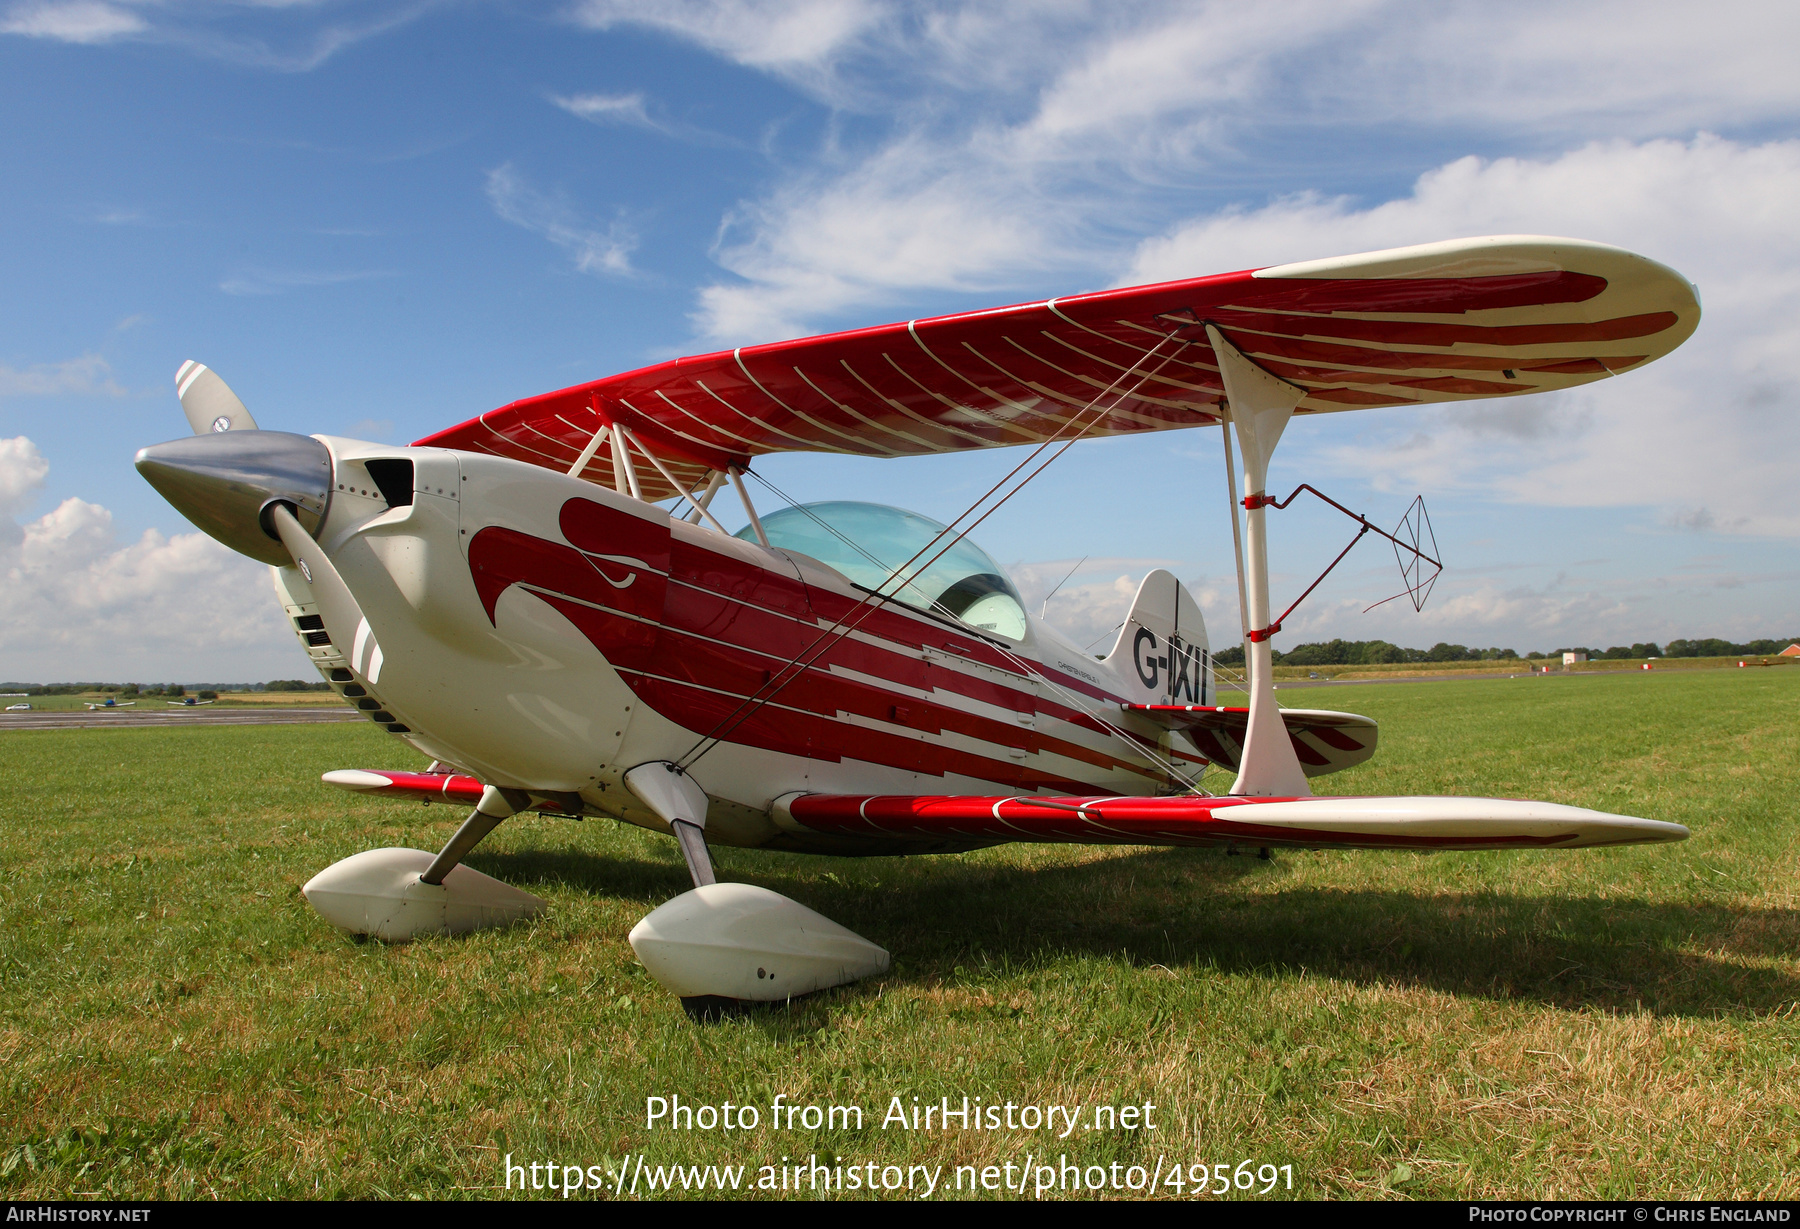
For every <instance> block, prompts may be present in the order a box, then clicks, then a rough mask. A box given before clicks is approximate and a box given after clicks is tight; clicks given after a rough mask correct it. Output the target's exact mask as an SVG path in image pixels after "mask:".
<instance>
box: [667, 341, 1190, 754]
mask: <svg viewBox="0 0 1800 1229" xmlns="http://www.w3.org/2000/svg"><path fill="white" fill-rule="evenodd" d="M1171 340H1173V341H1175V342H1176V343H1177V346H1176V349H1175V350H1172V351H1170V353H1169V354H1167V355H1165V356H1163V357H1162V358H1161V360H1160V361H1159V362H1158V363H1157V365H1156V367H1155V368H1154V369H1151V370H1143V369H1142V364H1144V363H1146V362H1147V361H1148V360H1150V359H1151V358H1152V357H1154V356H1155V355H1156V353H1157V351H1159V350H1161V349H1162V347H1163V346H1164V345H1165V344H1166V343H1168V342H1169V341H1171ZM1188 344H1189V343H1187V342H1185V341H1182V340H1181V339H1179V338H1175V337H1173V336H1172V335H1171V336H1168V337H1162V338H1159V339H1158V340H1157V342H1156V343H1155V344H1154V345H1152V346H1150V347H1149V348H1148V349H1147V350H1145V351H1144V352H1143V354H1142V355H1140V356H1139V358H1138V359H1136V360H1134V361H1133V362H1132V364H1131V365H1130V366H1129V367H1127V368H1124V369H1122V370H1121V371H1120V373H1119V375H1118V376H1116V377H1114V379H1113V381H1112V383H1110V384H1108V385H1107V386H1106V388H1105V389H1103V390H1101V391H1100V392H1099V393H1098V394H1096V395H1095V396H1094V397H1093V398H1092V399H1091V400H1090V401H1089V402H1088V403H1087V405H1085V406H1083V407H1082V408H1081V410H1079V411H1077V412H1076V413H1075V414H1073V415H1070V417H1069V418H1068V419H1067V420H1066V421H1064V422H1063V423H1062V424H1061V425H1059V426H1058V427H1057V429H1056V431H1055V432H1054V433H1053V434H1052V435H1051V436H1050V437H1049V438H1047V439H1045V440H1044V441H1043V442H1041V443H1040V444H1038V445H1037V446H1036V447H1035V448H1033V449H1032V450H1031V452H1030V453H1028V454H1027V455H1026V457H1025V458H1024V459H1023V460H1021V461H1020V462H1019V463H1018V464H1017V465H1015V466H1014V467H1013V468H1012V469H1011V470H1009V471H1008V472H1007V473H1006V475H1005V476H1004V477H1002V478H1001V479H1000V480H999V481H998V482H996V483H995V484H994V485H993V486H991V487H990V488H988V490H987V491H985V492H983V493H982V494H981V496H980V497H979V498H977V499H976V500H975V501H974V502H973V503H972V504H970V505H969V507H968V508H967V509H966V510H965V511H963V512H962V513H961V514H960V515H958V516H957V517H956V518H955V519H954V520H952V521H951V522H950V524H949V525H946V526H945V527H944V529H943V530H942V531H941V532H939V533H938V534H937V535H936V536H935V537H933V538H932V539H931V541H930V542H928V543H926V544H925V545H924V546H923V547H921V548H920V549H919V550H918V551H917V552H916V553H915V554H914V555H913V557H912V558H911V559H908V560H906V561H905V562H904V563H902V564H901V565H900V566H899V567H898V568H895V569H894V570H893V571H892V572H891V573H890V575H889V579H888V580H887V581H884V582H883V583H882V585H881V586H879V587H877V588H876V589H874V590H872V591H870V592H869V593H867V594H866V595H865V596H864V597H862V598H861V599H859V600H858V601H857V602H856V603H855V604H854V605H853V606H852V607H851V608H850V609H849V610H848V611H846V612H845V613H844V614H842V615H840V616H839V617H838V619H837V620H836V621H835V622H834V623H833V624H832V625H831V626H830V627H828V628H826V629H825V630H824V631H823V632H822V633H821V634H820V635H819V636H818V637H816V638H815V639H814V640H813V641H812V643H811V644H808V645H807V646H806V647H805V648H803V649H802V650H801V651H800V652H799V653H797V654H795V655H794V656H793V657H791V658H790V659H788V661H787V662H786V663H784V664H783V665H782V667H781V668H780V669H779V670H777V671H772V672H771V673H770V677H769V679H768V681H767V682H765V683H764V684H763V685H762V687H760V688H759V689H758V690H757V691H756V693H755V694H753V695H751V696H747V697H745V699H744V700H743V701H742V702H741V703H739V705H738V706H737V708H735V709H734V710H733V711H732V712H731V713H729V714H727V715H726V716H725V717H724V718H723V719H722V720H721V721H720V722H719V723H718V724H717V725H715V726H714V728H713V729H712V730H711V731H710V732H709V733H707V734H706V735H704V736H703V737H702V738H701V739H700V740H699V741H698V742H696V743H695V744H694V745H693V747H691V748H689V749H688V751H687V753H686V754H685V755H683V756H682V757H681V759H680V761H679V763H680V765H681V766H682V767H684V768H686V767H690V766H692V765H693V764H694V763H695V762H697V761H698V760H699V759H700V758H701V757H703V756H705V755H706V754H707V753H708V752H710V751H711V750H712V749H713V748H714V747H716V746H718V745H719V743H720V742H722V741H724V739H725V737H726V736H727V735H729V734H730V733H731V732H732V731H733V730H735V729H737V727H738V726H740V725H742V724H743V723H744V722H745V721H747V720H749V718H750V717H751V716H752V715H754V714H755V712H756V711H757V710H758V709H760V708H762V707H763V706H764V705H765V704H768V703H769V702H770V701H772V700H773V699H774V698H775V697H776V696H777V695H778V694H780V692H781V691H782V690H783V689H784V688H786V687H787V686H788V685H789V684H790V683H792V682H794V681H795V680H796V679H798V678H799V677H801V676H802V675H803V674H804V673H805V671H806V670H808V669H810V668H811V667H812V665H813V663H814V662H816V661H817V660H818V659H819V658H820V657H821V656H823V655H824V653H825V652H827V651H828V650H829V649H830V648H831V646H832V645H834V644H836V643H838V642H839V641H841V640H842V639H844V638H845V637H847V636H848V635H850V634H851V633H852V632H853V631H855V630H856V628H857V627H858V626H860V625H861V624H862V623H863V622H864V621H865V620H866V619H868V618H869V616H870V615H872V614H873V613H874V611H875V610H876V609H877V608H878V607H879V606H882V605H885V604H886V603H887V602H889V601H891V600H893V595H891V594H887V593H884V592H882V590H884V589H885V588H886V587H887V586H888V584H890V583H892V582H893V580H894V579H895V578H902V581H903V583H904V578H908V577H910V576H912V575H916V574H918V573H922V572H924V571H925V570H926V569H928V568H929V567H930V566H931V565H932V564H933V563H936V562H937V560H939V559H941V558H942V557H943V556H944V555H945V554H946V553H948V552H949V551H950V550H952V549H954V548H955V546H956V544H957V543H958V542H960V541H962V540H963V538H965V537H967V536H968V535H969V534H970V533H971V532H973V531H974V529H975V528H976V527H977V526H979V525H980V524H981V523H982V522H983V521H985V520H986V519H987V518H988V517H989V516H992V515H993V514H994V513H995V512H996V511H998V510H999V508H1000V507H1001V506H1002V505H1004V504H1005V503H1006V502H1007V501H1008V500H1009V499H1011V498H1012V497H1013V496H1014V495H1016V494H1018V493H1019V491H1021V490H1023V489H1024V488H1025V486H1026V485H1027V484H1028V483H1029V482H1031V480H1032V479H1034V478H1036V477H1037V476H1038V475H1039V474H1041V473H1042V472H1043V471H1044V470H1045V469H1046V468H1047V467H1048V466H1049V465H1050V464H1051V463H1052V462H1054V461H1056V460H1057V459H1059V458H1060V457H1061V456H1063V455H1064V454H1065V453H1066V452H1067V451H1068V450H1069V449H1070V448H1071V447H1073V446H1074V445H1075V444H1076V443H1077V442H1078V441H1079V440H1081V439H1082V438H1083V437H1084V436H1086V435H1087V434H1088V432H1090V431H1091V430H1093V428H1094V427H1096V426H1098V425H1099V423H1100V422H1101V421H1102V420H1103V419H1104V417H1105V415H1106V414H1107V413H1109V412H1111V411H1112V410H1113V409H1115V408H1117V406H1118V405H1119V404H1121V403H1122V402H1123V401H1124V400H1125V398H1126V397H1129V396H1131V395H1132V394H1134V393H1136V392H1137V390H1138V389H1140V388H1142V387H1143V386H1144V384H1146V383H1148V382H1149V381H1150V380H1151V379H1152V378H1154V377H1155V376H1156V375H1157V374H1158V373H1159V372H1160V371H1161V370H1162V369H1163V368H1164V367H1166V366H1167V365H1168V363H1169V362H1170V361H1171V360H1172V359H1173V358H1174V356H1175V354H1176V353H1178V352H1179V350H1180V349H1182V348H1185V346H1186V345H1188ZM1139 372H1141V375H1140V377H1139V379H1138V381H1137V382H1136V383H1135V384H1133V385H1132V386H1131V388H1129V389H1128V390H1125V391H1123V392H1120V393H1119V394H1118V395H1117V397H1115V398H1114V400H1113V401H1112V403H1111V404H1110V405H1107V406H1106V407H1104V409H1100V410H1099V412H1097V413H1094V414H1093V415H1092V417H1091V418H1089V419H1088V421H1087V422H1085V423H1083V422H1082V419H1083V418H1084V417H1087V416H1088V415H1089V413H1090V411H1094V410H1095V409H1096V407H1098V406H1099V405H1100V402H1101V401H1102V400H1103V399H1104V398H1105V397H1107V396H1108V395H1109V394H1111V393H1112V392H1113V391H1114V390H1115V389H1117V388H1118V387H1119V385H1120V383H1121V382H1122V381H1124V380H1125V379H1126V378H1127V377H1129V376H1131V375H1132V374H1134V373H1139ZM1077 424H1080V426H1079V429H1078V430H1074V431H1073V434H1071V435H1069V437H1068V438H1067V439H1066V440H1065V439H1063V438H1062V437H1063V435H1064V434H1065V433H1067V432H1070V431H1071V430H1072V429H1074V428H1076V426H1077ZM1059 441H1060V446H1058V445H1059ZM1053 446H1055V450H1054V451H1053V452H1051V454H1050V456H1049V457H1048V458H1047V459H1045V460H1043V461H1041V462H1039V463H1038V464H1037V465H1036V467H1035V468H1032V469H1031V470H1030V472H1029V473H1026V474H1025V476H1024V477H1023V478H1021V479H1020V480H1019V481H1018V483H1017V484H1016V485H1014V486H1013V487H1012V489H1011V490H1010V491H1007V492H1006V493H1005V494H1004V495H1001V496H1000V498H999V499H998V500H995V501H994V503H993V506H992V507H990V508H988V509H987V510H986V511H985V512H982V513H981V515H980V516H978V517H975V519H974V520H973V521H970V523H969V524H968V525H966V526H964V527H963V528H962V529H960V530H958V529H956V526H957V525H959V524H960V523H961V522H962V521H964V520H965V519H967V518H968V517H970V516H972V515H974V513H975V512H976V511H977V510H978V509H980V508H981V506H982V505H983V504H984V503H986V502H988V500H990V499H992V498H993V496H994V495H995V494H996V492H999V491H1000V490H1001V489H1002V488H1004V487H1005V486H1006V485H1007V484H1008V483H1010V482H1012V480H1013V479H1014V478H1015V477H1017V476H1018V475H1019V474H1020V473H1021V472H1023V471H1025V470H1026V469H1027V468H1028V467H1031V466H1032V465H1033V462H1036V461H1037V460H1038V458H1039V457H1041V456H1042V455H1043V454H1044V453H1045V452H1046V451H1047V450H1050V449H1051V448H1052V447H1053ZM764 481H765V484H766V480H764ZM771 489H773V488H772V487H771ZM790 502H791V501H790ZM946 537H949V541H948V542H946V543H945V544H944V545H943V547H942V549H939V550H938V551H937V552H936V553H935V554H932V555H931V557H930V558H929V559H926V560H925V562H924V563H922V564H920V563H919V561H920V560H921V559H922V558H923V557H924V556H925V555H926V554H927V553H928V552H930V551H932V549H933V547H935V546H937V544H938V543H939V542H941V541H943V540H944V539H945V538H946ZM914 564H919V567H918V571H917V572H911V571H909V569H911V568H912V567H913V565H914ZM881 566H883V567H886V566H887V565H886V564H885V563H883V564H882V565H881ZM1002 652H1004V650H1002ZM1008 656H1010V654H1009V655H1008ZM1027 673H1028V674H1032V673H1036V671H1032V670H1029V669H1028V670H1027ZM1038 677H1040V678H1041V677H1042V676H1041V675H1039V676H1038ZM1045 681H1046V682H1048V681H1049V680H1045ZM1051 685H1052V686H1055V684H1051ZM1057 690H1059V691H1060V690H1062V689H1061V688H1060V687H1058V688H1057ZM1075 707H1077V708H1084V707H1085V706H1083V705H1076V706H1075ZM1095 719H1096V720H1098V721H1100V722H1101V723H1102V724H1104V725H1106V726H1107V727H1108V728H1110V729H1112V730H1114V732H1115V733H1117V734H1119V735H1120V736H1123V737H1127V738H1129V736H1128V735H1125V732H1124V731H1122V730H1119V729H1118V727H1117V726H1115V725H1114V724H1113V723H1111V722H1109V721H1106V720H1105V719H1104V718H1102V717H1098V716H1096V718H1095ZM1130 741H1131V742H1132V745H1133V746H1134V748H1135V749H1137V750H1138V751H1139V753H1140V754H1141V753H1142V751H1143V749H1142V746H1141V743H1139V742H1138V741H1137V740H1135V739H1132V740H1130ZM1177 775H1179V774H1177ZM1183 779H1185V778H1183Z"/></svg>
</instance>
